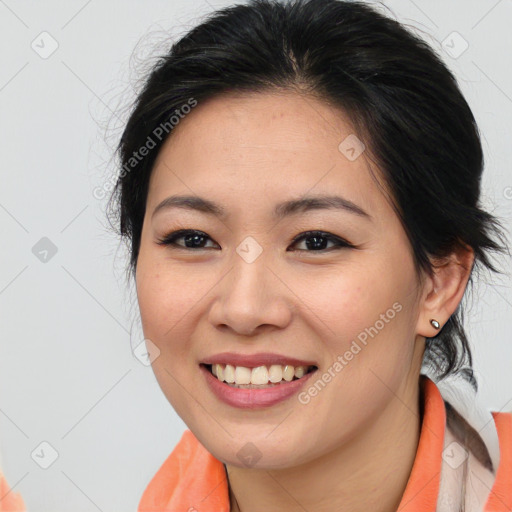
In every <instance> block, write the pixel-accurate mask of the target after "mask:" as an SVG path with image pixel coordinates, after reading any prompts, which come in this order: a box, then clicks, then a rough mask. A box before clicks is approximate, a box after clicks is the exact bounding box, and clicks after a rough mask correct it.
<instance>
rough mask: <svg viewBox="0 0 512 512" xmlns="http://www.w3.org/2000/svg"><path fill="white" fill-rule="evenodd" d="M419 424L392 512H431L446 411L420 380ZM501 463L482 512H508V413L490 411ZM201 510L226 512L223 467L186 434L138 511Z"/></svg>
mask: <svg viewBox="0 0 512 512" xmlns="http://www.w3.org/2000/svg"><path fill="white" fill-rule="evenodd" d="M420 398H421V407H420V410H421V411H422V423H421V430H420V438H419V443H418V448H417V452H416V457H415V460H414V463H413V467H412V470H411V473H410V476H409V480H408V482H407V485H406V488H405V491H404V493H403V495H402V499H401V501H400V505H399V506H398V509H397V512H435V510H436V507H437V499H438V494H439V487H440V479H441V468H442V454H443V449H444V441H445V428H446V409H445V404H444V400H443V397H442V395H441V393H440V391H439V389H438V388H437V386H436V384H435V383H434V382H433V381H432V380H431V379H430V378H428V377H427V376H425V375H421V376H420ZM492 414H493V417H494V420H495V422H496V428H497V431H498V436H499V443H500V452H501V460H500V465H499V467H498V470H497V473H496V480H495V482H494V485H493V487H492V490H491V491H490V494H489V499H488V500H487V503H486V506H485V508H484V512H490V511H492V512H508V511H510V510H512V414H511V413H496V412H493V413H492ZM176 510H183V511H197V510H207V511H213V510H215V511H216V512H229V510H230V503H229V490H228V481H227V476H226V472H225V468H224V465H223V464H222V462H221V461H220V460H218V459H216V458H215V457H214V456H213V455H212V454H210V453H209V452H208V451H207V450H206V448H205V447H204V446H203V445H202V444H201V443H200V442H199V440H198V439H197V438H196V437H195V436H194V434H192V432H191V431H190V430H185V432H184V433H183V435H182V437H181V439H180V441H179V442H178V444H177V445H176V447H175V448H174V450H173V451H172V452H171V454H170V455H169V456H168V457H167V459H166V460H165V462H164V463H163V464H162V466H161V467H160V469H159V470H158V471H157V473H156V474H155V475H154V477H153V478H152V479H151V481H150V482H149V484H148V486H147V488H146V489H145V491H144V493H143V495H142V498H141V500H140V503H139V506H138V509H137V511H138V512H156V511H158V512H171V511H176Z"/></svg>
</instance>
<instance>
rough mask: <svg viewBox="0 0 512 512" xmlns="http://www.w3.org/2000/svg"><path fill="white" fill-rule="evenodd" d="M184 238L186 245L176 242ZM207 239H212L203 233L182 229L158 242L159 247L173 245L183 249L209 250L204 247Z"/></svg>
mask: <svg viewBox="0 0 512 512" xmlns="http://www.w3.org/2000/svg"><path fill="white" fill-rule="evenodd" d="M181 238H183V240H184V242H185V245H182V244H179V243H177V242H176V241H177V240H180V239H181ZM206 239H210V240H211V238H210V237H209V236H208V235H207V234H206V233H204V232H202V231H196V230H194V229H180V230H178V231H173V232H172V233H169V234H168V235H166V236H165V237H164V238H161V239H160V240H158V242H157V243H158V244H159V245H171V246H175V247H178V248H182V249H207V247H204V242H205V241H206Z"/></svg>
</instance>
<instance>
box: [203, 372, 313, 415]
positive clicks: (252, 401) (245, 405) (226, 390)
mask: <svg viewBox="0 0 512 512" xmlns="http://www.w3.org/2000/svg"><path fill="white" fill-rule="evenodd" d="M200 368H201V371H202V372H203V374H204V375H205V378H206V382H207V383H208V385H209V386H210V389H211V390H212V391H213V393H214V394H215V395H216V396H217V398H219V399H220V400H222V401H223V402H225V403H226V404H228V405H232V406H233V407H240V408H242V409H260V408H262V407H269V406H271V405H274V404H277V403H279V402H282V401H283V400H286V399H287V398H290V397H291V396H293V395H294V394H295V393H297V391H299V390H300V388H301V387H302V386H304V385H305V384H306V382H307V381H308V380H309V378H310V377H311V376H312V375H313V374H314V373H315V372H316V371H317V370H316V369H315V370H313V371H312V372H309V373H307V374H306V375H304V377H301V378H300V379H296V380H292V381H290V382H287V381H281V383H280V384H277V385H275V386H271V387H269V388H262V389H256V388H253V389H247V388H245V389H244V388H234V387H231V386H228V385H227V384H226V383H225V382H221V381H220V380H219V379H217V377H215V375H213V374H212V373H211V372H210V371H209V370H208V368H206V366H204V365H203V364H201V365H200Z"/></svg>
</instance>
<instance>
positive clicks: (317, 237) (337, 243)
mask: <svg viewBox="0 0 512 512" xmlns="http://www.w3.org/2000/svg"><path fill="white" fill-rule="evenodd" d="M302 240H306V247H308V248H309V249H312V248H313V249H315V250H313V251H305V252H323V251H326V252H329V251H330V250H337V249H341V248H343V247H349V248H355V246H354V245H352V244H351V243H349V242H347V241H346V240H344V239H343V238H340V237H338V236H336V235H331V234H330V233H326V232H325V231H306V232H305V233H301V234H300V235H298V236H296V237H295V238H294V239H293V242H294V244H296V243H297V242H300V241H302ZM307 240H312V242H308V241H307ZM324 240H325V242H324ZM329 242H331V243H333V244H334V247H330V248H329V249H326V247H325V246H326V245H327V244H328V243H329ZM298 250H299V251H304V249H298Z"/></svg>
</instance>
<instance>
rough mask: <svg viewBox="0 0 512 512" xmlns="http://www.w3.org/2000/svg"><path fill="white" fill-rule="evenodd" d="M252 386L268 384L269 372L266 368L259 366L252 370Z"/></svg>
mask: <svg viewBox="0 0 512 512" xmlns="http://www.w3.org/2000/svg"><path fill="white" fill-rule="evenodd" d="M247 384H249V383H247ZM251 384H268V370H267V367H266V366H258V367H257V368H253V369H252V373H251Z"/></svg>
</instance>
